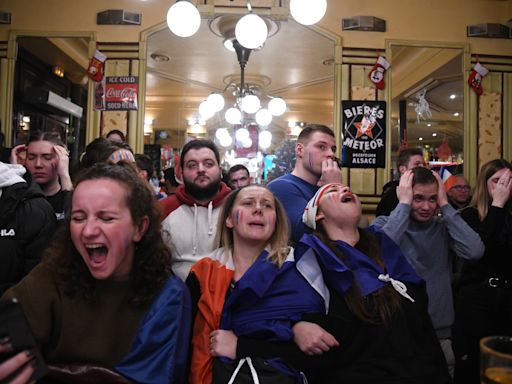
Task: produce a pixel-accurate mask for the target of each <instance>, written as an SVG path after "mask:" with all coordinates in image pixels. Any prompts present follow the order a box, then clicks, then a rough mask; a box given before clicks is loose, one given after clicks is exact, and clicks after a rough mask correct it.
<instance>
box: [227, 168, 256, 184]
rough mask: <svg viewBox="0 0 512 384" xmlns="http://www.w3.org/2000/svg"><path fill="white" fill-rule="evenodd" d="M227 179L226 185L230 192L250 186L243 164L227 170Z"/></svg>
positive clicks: (249, 179) (246, 170)
mask: <svg viewBox="0 0 512 384" xmlns="http://www.w3.org/2000/svg"><path fill="white" fill-rule="evenodd" d="M227 179H228V185H229V187H230V188H231V189H232V190H235V189H238V188H242V187H245V186H247V185H249V184H251V177H250V175H249V170H248V169H247V167H246V166H245V165H243V164H236V165H233V166H232V167H231V168H229V171H228V176H227Z"/></svg>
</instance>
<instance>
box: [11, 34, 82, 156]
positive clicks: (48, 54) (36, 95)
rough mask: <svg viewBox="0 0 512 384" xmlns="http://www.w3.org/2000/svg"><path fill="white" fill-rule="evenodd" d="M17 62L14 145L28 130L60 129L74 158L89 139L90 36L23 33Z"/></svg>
mask: <svg viewBox="0 0 512 384" xmlns="http://www.w3.org/2000/svg"><path fill="white" fill-rule="evenodd" d="M16 41H17V44H18V54H17V58H16V67H15V71H16V73H15V81H14V99H13V124H12V127H13V130H12V143H13V144H14V145H17V144H24V143H26V141H27V139H28V136H29V134H30V131H34V130H41V131H52V132H58V133H59V134H60V136H61V139H62V141H63V142H65V143H67V145H68V148H69V149H70V158H71V164H74V163H76V161H77V159H78V153H79V152H80V151H82V150H83V147H84V145H85V139H84V138H85V127H86V113H85V110H86V107H87V83H88V77H87V72H86V68H87V66H88V62H89V58H88V50H89V41H90V40H89V38H87V37H58V36H19V37H17V39H16Z"/></svg>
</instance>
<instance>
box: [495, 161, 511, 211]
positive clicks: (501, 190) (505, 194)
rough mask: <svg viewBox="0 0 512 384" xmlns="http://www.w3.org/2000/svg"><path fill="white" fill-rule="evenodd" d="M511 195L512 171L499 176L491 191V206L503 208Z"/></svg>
mask: <svg viewBox="0 0 512 384" xmlns="http://www.w3.org/2000/svg"><path fill="white" fill-rule="evenodd" d="M511 194H512V171H510V169H507V170H505V172H504V173H503V174H502V175H501V176H500V178H499V179H498V182H497V183H496V185H495V186H494V188H493V189H492V191H491V196H492V205H494V206H495V207H500V208H503V207H504V206H505V204H506V203H507V201H508V199H509V198H510V195H511Z"/></svg>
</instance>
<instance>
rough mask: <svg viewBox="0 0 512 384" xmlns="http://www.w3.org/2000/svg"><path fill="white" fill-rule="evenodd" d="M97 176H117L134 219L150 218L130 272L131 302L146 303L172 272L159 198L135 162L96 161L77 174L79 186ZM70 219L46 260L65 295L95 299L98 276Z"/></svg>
mask: <svg viewBox="0 0 512 384" xmlns="http://www.w3.org/2000/svg"><path fill="white" fill-rule="evenodd" d="M97 179H110V180H114V181H117V182H119V183H121V184H122V185H123V187H124V188H126V191H127V206H128V208H129V210H130V214H131V217H132V220H133V222H134V223H139V222H140V220H142V219H143V218H144V217H145V216H147V217H148V218H149V226H148V229H147V230H146V232H145V233H144V235H143V236H142V239H141V240H140V241H139V242H138V243H137V244H136V247H135V255H134V260H133V267H132V270H131V272H130V282H131V286H132V292H133V296H132V297H131V300H130V302H131V304H132V305H134V306H143V305H147V304H149V303H150V302H151V300H152V299H153V297H154V295H155V294H156V293H157V292H158V291H159V290H160V289H161V287H162V286H163V284H164V283H165V281H166V280H167V279H168V277H169V276H170V275H171V272H170V268H169V266H170V260H171V251H170V250H169V248H168V247H167V246H166V245H165V243H164V241H163V239H162V235H161V230H160V227H161V226H160V219H159V218H160V212H159V208H158V205H157V202H156V200H155V198H154V196H153V193H152V191H151V190H150V189H149V188H148V187H147V184H146V182H145V181H144V180H142V179H141V178H139V177H138V175H137V173H136V169H135V167H134V166H133V165H132V164H129V163H125V162H120V163H118V164H96V165H93V166H92V167H90V168H88V169H85V170H84V171H83V172H82V173H80V174H79V175H78V178H77V181H76V186H78V185H80V183H81V182H83V181H86V180H97ZM69 223H70V218H69V215H68V217H66V222H65V224H64V225H62V227H61V229H60V231H59V232H58V234H57V235H56V236H55V238H54V240H53V242H52V245H51V247H50V248H48V249H47V250H46V252H45V257H46V261H47V262H48V263H50V264H51V265H52V266H53V268H54V269H55V270H56V271H57V276H58V282H59V284H61V285H62V287H63V289H64V293H65V294H66V295H68V296H70V297H79V298H81V299H83V300H84V301H86V302H93V301H95V300H96V299H97V298H98V295H97V292H96V289H95V279H94V277H93V276H92V275H91V273H90V272H89V269H88V268H87V266H86V265H85V263H84V261H83V260H82V257H81V256H80V254H79V253H78V251H77V249H76V248H75V246H74V244H73V242H72V240H71V234H70V228H69Z"/></svg>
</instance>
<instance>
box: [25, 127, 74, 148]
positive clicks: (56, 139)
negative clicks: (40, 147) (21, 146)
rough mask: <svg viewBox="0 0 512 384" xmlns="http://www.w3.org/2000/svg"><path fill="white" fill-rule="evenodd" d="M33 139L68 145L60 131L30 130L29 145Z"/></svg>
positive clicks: (62, 145)
mask: <svg viewBox="0 0 512 384" xmlns="http://www.w3.org/2000/svg"><path fill="white" fill-rule="evenodd" d="M33 141H49V142H50V143H53V144H55V145H59V146H61V147H66V145H65V144H64V142H63V141H62V139H61V137H60V134H59V133H58V132H43V131H32V132H30V136H29V138H28V142H27V145H28V144H30V143H32V142H33Z"/></svg>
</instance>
